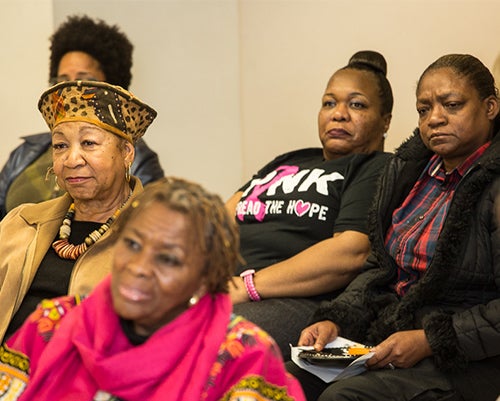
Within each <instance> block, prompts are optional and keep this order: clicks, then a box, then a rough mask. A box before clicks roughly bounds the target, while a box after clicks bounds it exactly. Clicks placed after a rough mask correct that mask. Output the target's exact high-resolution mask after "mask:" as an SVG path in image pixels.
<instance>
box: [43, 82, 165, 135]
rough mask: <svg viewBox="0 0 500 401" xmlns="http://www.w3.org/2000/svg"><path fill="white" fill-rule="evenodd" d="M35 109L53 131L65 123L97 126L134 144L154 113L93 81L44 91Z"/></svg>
mask: <svg viewBox="0 0 500 401" xmlns="http://www.w3.org/2000/svg"><path fill="white" fill-rule="evenodd" d="M38 109H39V110H40V112H41V113H42V116H43V118H44V119H45V122H46V123H47V125H48V126H49V128H50V130H51V131H52V130H53V129H54V128H55V127H56V126H57V125H59V124H60V123H62V122H66V121H84V122H88V123H90V124H94V125H97V126H98V127H100V128H103V129H105V130H106V131H109V132H111V133H113V134H115V135H118V136H120V137H122V138H125V139H126V140H128V141H129V142H130V143H132V144H135V142H137V140H138V139H139V138H140V137H142V136H143V135H144V133H145V132H146V129H147V128H148V126H149V125H150V124H151V123H152V122H153V120H154V119H155V117H156V111H155V110H154V109H152V108H151V107H149V106H148V105H147V104H145V103H143V102H142V101H140V100H139V99H137V98H136V97H135V96H134V95H133V94H132V93H130V92H128V91H126V90H125V89H123V88H121V87H120V86H115V85H111V84H108V83H106V82H96V81H66V82H61V83H59V84H57V85H54V86H52V87H51V88H49V89H48V90H46V91H45V92H44V93H43V94H42V96H41V97H40V100H39V101H38Z"/></svg>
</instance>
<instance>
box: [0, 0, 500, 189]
mask: <svg viewBox="0 0 500 401" xmlns="http://www.w3.org/2000/svg"><path fill="white" fill-rule="evenodd" d="M74 13H85V14H88V15H90V16H92V17H100V18H102V19H104V20H106V21H107V22H109V23H113V24H114V23H116V24H118V25H119V26H120V27H121V28H122V29H123V31H124V32H126V33H127V35H128V36H129V38H130V40H131V41H132V42H133V43H134V45H135V51H134V67H133V79H132V85H131V88H130V89H131V90H132V91H133V92H134V93H135V94H136V95H137V96H138V97H140V98H141V99H142V100H144V101H146V102H147V103H149V104H150V105H152V106H153V107H154V108H156V109H157V111H158V113H159V115H158V118H157V120H156V121H155V122H154V123H153V125H152V126H151V127H150V129H149V130H148V132H147V133H146V136H145V140H146V141H147V143H148V144H149V145H150V146H151V147H152V148H153V149H154V150H156V151H157V152H158V154H159V156H160V160H161V163H162V165H163V168H164V169H165V171H166V173H167V174H173V175H178V176H183V177H186V178H189V179H192V180H195V181H198V182H200V183H202V184H204V185H205V186H207V187H208V188H209V189H211V190H213V191H216V192H218V193H219V194H221V196H222V197H223V198H224V199H226V198H227V197H229V196H230V194H231V193H232V192H233V191H234V190H236V189H237V188H238V187H239V186H240V185H241V184H242V183H243V182H244V181H246V180H247V179H248V178H249V177H250V175H251V174H252V173H253V172H255V171H256V170H257V169H258V168H260V167H261V166H262V165H263V164H264V163H266V162H267V161H269V160H270V159H272V158H273V157H274V156H276V155H277V154H279V153H283V152H286V151H288V150H292V149H296V148H300V147H306V146H319V140H318V134H317V124H316V120H317V112H318V110H319V107H320V99H321V96H322V94H323V90H324V87H325V85H326V82H327V80H328V78H329V77H330V75H331V74H332V73H333V72H334V71H335V70H336V69H338V68H340V67H342V66H344V65H345V64H346V63H347V60H348V59H349V57H350V56H351V55H352V54H353V53H354V52H355V51H357V50H363V49H373V50H378V51H380V52H381V53H382V54H384V56H385V57H386V59H387V62H388V77H389V80H390V81H391V83H392V87H393V91H394V98H395V106H394V110H393V119H392V124H391V129H390V130H389V133H388V134H389V136H388V139H387V141H386V150H389V151H392V150H394V148H395V147H397V146H398V145H399V144H400V143H401V142H402V141H403V140H404V139H405V138H406V137H408V135H409V134H410V133H411V131H412V130H413V128H414V127H415V126H416V123H417V114H416V111H415V95H414V92H415V85H416V82H417V80H418V78H419V76H420V74H421V73H422V71H423V70H424V69H425V67H426V66H427V65H429V64H430V63H431V62H432V61H434V60H435V59H436V58H437V57H439V56H441V55H443V54H447V53H471V54H474V55H475V56H477V57H479V58H480V59H481V60H482V61H483V62H484V63H485V64H486V65H487V66H488V67H492V65H493V61H494V60H495V58H496V56H497V54H498V52H499V51H500V45H498V44H497V42H498V41H497V38H499V37H500V24H498V22H497V19H498V15H500V0H359V1H357V2H352V1H347V0H345V1H343V0H92V1H82V0H79V1H77V0H0V38H1V39H0V41H1V42H0V43H1V45H0V50H1V54H2V58H1V60H2V61H1V62H0V74H1V76H2V77H3V80H2V84H3V85H2V87H3V91H4V93H3V98H2V101H1V102H2V103H1V105H2V107H1V108H0V110H1V111H0V118H1V119H2V130H3V134H2V141H1V147H0V165H3V164H4V163H5V161H6V160H7V157H8V154H9V153H10V151H12V149H13V148H14V147H15V146H17V145H18V144H19V143H21V141H20V139H19V137H20V136H22V135H27V134H31V133H36V132H41V131H45V130H46V127H45V123H44V122H43V120H42V118H41V116H40V115H39V113H38V111H37V109H36V104H37V101H38V98H39V96H40V94H41V92H42V91H43V90H45V89H46V87H47V80H48V58H49V50H48V46H49V41H48V38H49V36H50V34H51V33H52V32H53V30H54V29H55V28H56V27H57V26H58V25H59V23H60V22H62V21H63V20H64V19H65V17H66V16H67V15H69V14H74Z"/></svg>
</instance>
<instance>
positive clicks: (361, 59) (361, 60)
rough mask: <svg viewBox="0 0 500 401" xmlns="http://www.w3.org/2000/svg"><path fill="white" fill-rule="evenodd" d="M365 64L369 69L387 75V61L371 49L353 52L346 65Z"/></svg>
mask: <svg viewBox="0 0 500 401" xmlns="http://www.w3.org/2000/svg"><path fill="white" fill-rule="evenodd" d="M356 65H358V66H365V67H368V68H369V69H371V70H373V71H375V72H379V73H381V74H383V75H384V76H386V75H387V62H386V61H385V58H384V56H382V55H381V54H380V53H378V52H376V51H373V50H361V51H359V52H356V53H354V54H353V55H352V56H351V58H350V59H349V63H348V66H349V67H355V66H356Z"/></svg>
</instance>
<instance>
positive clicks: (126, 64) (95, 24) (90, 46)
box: [49, 16, 134, 89]
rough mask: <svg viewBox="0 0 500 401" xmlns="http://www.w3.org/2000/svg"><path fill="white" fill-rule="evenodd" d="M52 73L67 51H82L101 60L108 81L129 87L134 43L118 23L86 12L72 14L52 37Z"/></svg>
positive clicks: (54, 72)
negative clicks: (90, 15)
mask: <svg viewBox="0 0 500 401" xmlns="http://www.w3.org/2000/svg"><path fill="white" fill-rule="evenodd" d="M50 42H51V45H50V67H49V70H50V76H49V79H50V78H52V77H55V76H57V70H58V68H59V62H60V61H61V58H62V57H63V56H64V55H65V54H66V53H68V52H71V51H81V52H84V53H87V54H89V55H90V56H92V57H93V58H95V59H96V60H97V61H98V62H99V63H100V64H101V68H102V71H103V73H104V75H105V76H106V81H107V82H108V83H110V84H113V85H119V86H121V87H122V88H124V89H128V87H129V85H130V81H131V80H132V71H131V70H132V51H133V48H134V46H133V45H132V43H131V42H130V41H129V39H128V38H127V36H126V35H125V34H124V33H123V32H121V31H120V29H119V27H118V26H117V25H113V26H110V25H108V24H107V23H106V22H104V21H103V20H96V21H94V20H93V19H91V18H89V17H87V16H69V17H68V19H67V21H66V22H64V23H63V24H61V25H60V26H59V28H58V29H57V30H56V31H55V32H54V34H53V35H52V36H51V38H50Z"/></svg>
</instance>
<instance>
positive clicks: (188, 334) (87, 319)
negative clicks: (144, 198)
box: [0, 277, 305, 401]
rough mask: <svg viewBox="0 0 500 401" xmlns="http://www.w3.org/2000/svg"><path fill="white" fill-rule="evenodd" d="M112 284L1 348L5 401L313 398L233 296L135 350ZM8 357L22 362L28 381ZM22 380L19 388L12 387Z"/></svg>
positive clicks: (59, 303)
mask: <svg viewBox="0 0 500 401" xmlns="http://www.w3.org/2000/svg"><path fill="white" fill-rule="evenodd" d="M109 285H110V280H109V277H108V278H107V279H106V280H104V281H103V282H102V283H101V284H100V285H99V286H98V287H96V289H95V291H94V292H93V294H92V295H90V296H89V297H88V298H87V299H85V300H84V301H83V302H82V303H81V305H79V306H77V307H74V308H73V306H74V305H77V304H78V302H79V301H78V300H75V299H73V300H72V299H71V298H69V297H63V298H59V299H56V300H53V301H47V302H44V303H43V304H42V305H41V306H40V307H39V308H38V309H37V311H36V312H34V314H33V315H31V317H30V318H29V320H28V321H27V322H26V323H25V324H24V325H23V326H22V327H21V329H20V330H19V331H18V332H17V333H16V334H15V335H14V336H13V337H12V338H11V339H10V340H9V341H8V343H7V344H6V346H5V347H4V348H2V354H1V356H0V386H2V385H3V387H4V392H3V395H0V401H3V400H7V399H8V400H19V401H27V400H35V399H36V400H37V401H48V400H51V401H58V400H63V399H64V400H67V399H78V400H89V401H90V400H94V401H97V400H126V401H139V400H141V401H143V400H148V401H159V400H162V401H163V400H175V401H182V400H186V401H187V400H190V401H192V400H204V401H215V400H237V399H249V400H269V401H270V400H284V401H287V400H297V401H302V400H305V398H304V396H303V393H302V390H301V388H300V385H299V384H298V382H297V381H296V380H295V379H294V378H293V377H291V376H290V375H289V374H288V373H287V372H286V370H285V368H284V366H283V361H282V359H281V355H280V353H279V351H278V350H277V347H276V344H275V343H274V341H273V340H272V339H271V338H270V337H269V336H268V335H267V334H266V333H265V332H264V331H262V330H261V329H260V328H258V327H257V326H255V325H254V324H252V323H250V322H248V321H246V320H244V319H243V318H241V317H236V316H234V315H233V316H232V315H231V302H230V299H229V296H228V295H226V294H220V295H217V296H215V297H211V296H210V295H206V296H205V297H203V298H202V299H201V300H200V302H199V303H198V304H197V305H195V306H194V307H192V308H190V309H188V310H187V311H186V312H184V313H183V314H182V315H180V316H179V317H178V318H176V319H175V320H174V321H172V322H170V323H169V324H168V325H166V326H164V327H163V328H161V329H159V330H158V331H156V332H155V333H154V334H153V335H152V336H151V337H150V338H149V339H148V340H147V341H146V342H145V343H144V344H141V345H137V346H134V345H132V344H131V343H130V342H129V340H128V339H127V337H126V336H125V334H124V332H123V330H122V329H121V325H120V321H119V318H118V316H117V315H116V313H115V312H114V310H113V308H112V300H111V294H110V289H109ZM68 310H71V313H67V311H68ZM62 317H64V319H63V320H62V321H61V319H62ZM7 355H15V356H18V357H20V358H21V359H18V360H21V361H23V364H21V365H22V366H23V367H24V381H22V380H21V379H19V378H18V376H19V375H20V373H19V372H22V371H21V369H19V366H18V369H17V371H16V372H15V374H14V373H13V371H12V369H13V366H12V365H13V364H12V363H10V362H11V361H12V360H15V358H10V359H9V358H6V357H4V356H7ZM28 364H29V369H27V366H28ZM18 365H19V364H18ZM28 375H29V380H30V383H29V385H28V386H27V387H26V389H25V390H24V392H22V391H23V389H24V386H25V383H26V381H27V376H28ZM54 378H57V380H54ZM14 379H17V380H18V382H16V383H15V385H16V386H17V390H16V389H15V388H14V386H13V384H9V383H13V380H14ZM19 383H20V384H19ZM16 391H17V392H16ZM21 393H22V394H21ZM0 394H2V393H0ZM19 394H21V395H20V396H19ZM245 397H247V398H245Z"/></svg>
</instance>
